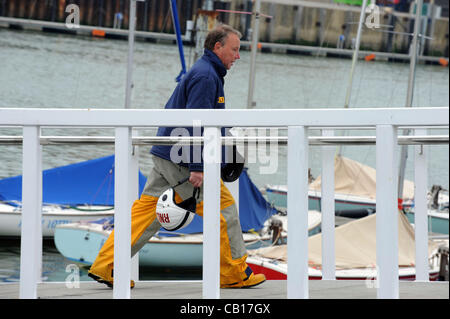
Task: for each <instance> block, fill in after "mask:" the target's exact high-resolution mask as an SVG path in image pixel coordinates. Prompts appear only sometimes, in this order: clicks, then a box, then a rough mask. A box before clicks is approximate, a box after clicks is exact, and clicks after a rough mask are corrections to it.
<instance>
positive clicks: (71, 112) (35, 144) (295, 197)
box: [0, 107, 449, 298]
mask: <svg viewBox="0 0 450 319" xmlns="http://www.w3.org/2000/svg"><path fill="white" fill-rule="evenodd" d="M199 123H201V126H203V127H204V128H205V130H204V137H205V140H204V142H205V150H206V149H208V152H205V154H204V211H205V212H206V211H208V212H214V211H216V212H218V211H219V210H220V196H219V194H220V182H219V181H220V159H221V156H220V155H221V128H222V127H248V126H257V127H258V126H261V127H279V126H286V127H288V136H287V139H288V141H289V143H288V146H287V147H288V151H287V157H288V159H287V162H288V166H287V167H288V168H287V170H288V172H287V178H288V181H287V185H288V189H289V190H290V191H289V192H288V211H289V212H290V213H289V214H288V228H289V229H288V233H289V237H288V255H289V258H288V277H287V278H288V280H287V296H288V298H308V296H309V292H308V205H307V202H308V149H309V145H308V144H309V137H308V130H309V129H311V128H317V127H324V128H325V129H324V130H323V131H322V134H323V137H324V138H325V137H326V138H327V139H328V141H329V142H330V141H333V140H334V141H336V140H338V139H339V138H338V137H336V139H335V138H334V137H332V135H333V132H332V131H330V130H329V129H327V127H328V128H336V127H360V126H372V127H373V128H375V129H376V174H377V194H376V197H377V203H376V205H377V207H376V210H377V227H376V241H377V266H378V268H379V272H378V285H379V288H378V290H377V293H378V297H379V298H398V294H399V291H398V290H399V287H398V285H399V282H398V220H397V218H396V217H397V214H398V211H397V204H398V203H397V180H398V174H397V168H396V166H397V164H396V163H398V161H397V158H396V157H397V155H396V154H397V152H396V146H397V144H398V143H399V141H400V140H401V139H399V138H398V137H397V134H398V133H397V131H398V127H400V126H417V129H415V130H414V134H415V135H417V137H416V141H421V144H422V143H423V142H424V139H425V138H426V134H427V133H426V131H424V128H425V127H430V126H431V127H434V126H444V127H446V128H448V124H449V108H448V107H444V108H409V109H405V108H402V109H398V108H390V109H389V108H383V109H345V110H344V109H311V110H291V109H289V110H279V109H276V110H136V109H128V110H118V109H108V110H100V109H29V108H27V109H14V108H3V109H0V127H2V126H11V125H13V126H23V147H22V149H23V158H22V163H23V174H22V176H23V182H22V187H23V188H22V195H23V196H22V202H23V203H22V204H23V205H22V237H21V240H22V244H21V275H20V278H21V279H20V280H21V282H20V296H21V297H22V298H36V297H37V282H38V273H39V269H40V265H41V257H42V246H39V243H42V241H41V240H40V239H41V238H40V236H42V229H41V220H40V219H41V205H42V164H41V161H42V156H41V145H40V144H41V127H42V126H45V127H47V126H50V127H52V126H57V127H61V126H63V127H70V126H80V127H113V128H115V181H116V182H115V202H114V206H115V236H114V247H115V250H114V291H113V293H114V297H115V298H129V297H130V285H129V280H130V269H131V268H130V259H129V257H130V246H131V243H130V235H131V234H130V229H131V203H132V201H133V200H134V199H135V198H136V196H137V184H138V183H137V172H138V161H137V157H136V154H135V153H134V154H133V152H132V140H133V136H132V128H133V127H154V126H173V127H186V126H195V125H199ZM193 124H194V125H193ZM194 128H195V127H194ZM330 135H331V136H330ZM421 138H423V139H421ZM402 139H403V138H402ZM446 139H447V141H448V137H446ZM412 140H413V139H410V140H409V141H412ZM426 153H427V152H426V149H425V148H422V147H421V146H417V147H416V153H415V156H416V160H415V174H416V175H415V177H416V178H415V191H416V193H415V204H416V206H415V209H416V211H415V214H416V216H415V218H416V227H415V232H416V236H415V237H416V265H417V275H419V273H420V278H423V279H421V280H427V278H428V264H427V262H428V261H427V259H428V258H427V250H428V246H427V245H428V244H427V242H428V237H427V218H426V214H427V207H426V191H427V189H426V185H427V182H426V181H427V178H426V176H427V173H426V169H427V165H426ZM323 154H324V156H323V157H322V161H323V163H322V208H323V210H322V222H323V223H324V226H325V224H326V229H325V227H324V230H323V236H324V237H323V241H322V242H323V244H324V243H326V246H323V247H324V248H325V247H326V249H324V248H323V249H322V253H323V276H324V278H325V276H327V277H328V278H327V279H330V274H333V273H334V270H333V269H334V268H333V267H334V258H332V257H333V256H334V248H333V247H334V245H333V242H334V174H333V168H334V151H333V146H330V145H326V146H324V147H323ZM324 169H325V170H326V172H327V173H324ZM123 190H128V191H125V192H124V191H123ZM36 212H38V213H36ZM419 220H420V221H419ZM219 225H220V220H219V214H218V213H217V214H213V213H205V214H204V232H203V236H204V237H203V238H204V241H203V296H204V297H205V298H219V297H220V289H219V267H220V263H219V260H220V255H219V251H220V249H219V245H220V238H219V233H220V232H219ZM293 225H295V227H294V226H293ZM419 266H420V271H419ZM332 276H333V275H331V277H332Z"/></svg>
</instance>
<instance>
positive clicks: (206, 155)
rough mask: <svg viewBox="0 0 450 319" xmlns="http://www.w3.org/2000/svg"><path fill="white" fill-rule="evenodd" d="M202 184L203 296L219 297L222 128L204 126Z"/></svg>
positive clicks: (206, 297)
mask: <svg viewBox="0 0 450 319" xmlns="http://www.w3.org/2000/svg"><path fill="white" fill-rule="evenodd" d="M203 136H204V143H205V146H204V149H203V162H204V177H203V178H204V179H203V183H204V187H203V212H204V213H203V298H205V299H218V298H220V163H221V158H222V147H221V139H220V137H221V131H220V128H217V127H205V131H204V134H203Z"/></svg>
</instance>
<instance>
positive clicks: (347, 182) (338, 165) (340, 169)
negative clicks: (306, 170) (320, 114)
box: [309, 156, 414, 200]
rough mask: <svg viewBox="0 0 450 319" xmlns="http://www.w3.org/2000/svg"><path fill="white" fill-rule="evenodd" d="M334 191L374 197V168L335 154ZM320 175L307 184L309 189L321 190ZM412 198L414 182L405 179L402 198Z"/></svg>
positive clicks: (375, 177)
mask: <svg viewBox="0 0 450 319" xmlns="http://www.w3.org/2000/svg"><path fill="white" fill-rule="evenodd" d="M334 174H335V175H334V184H335V192H336V193H339V194H347V195H354V196H361V197H368V198H371V199H375V198H376V179H377V174H376V170H375V169H374V168H372V167H370V166H367V165H364V164H361V163H359V162H357V161H354V160H351V159H349V158H345V157H342V156H335V159H334ZM321 180H322V179H321V177H320V176H319V177H317V178H316V180H315V181H314V182H312V183H311V184H309V189H310V190H316V191H321ZM413 198H414V183H413V182H411V181H408V180H405V182H404V186H403V199H404V200H408V199H413Z"/></svg>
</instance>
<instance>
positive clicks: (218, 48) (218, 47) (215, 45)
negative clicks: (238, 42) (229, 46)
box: [213, 42, 222, 51]
mask: <svg viewBox="0 0 450 319" xmlns="http://www.w3.org/2000/svg"><path fill="white" fill-rule="evenodd" d="M220 48H222V43H220V42H216V44H214V50H213V51H217V50H220Z"/></svg>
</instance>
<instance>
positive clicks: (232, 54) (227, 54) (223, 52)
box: [213, 33, 241, 70]
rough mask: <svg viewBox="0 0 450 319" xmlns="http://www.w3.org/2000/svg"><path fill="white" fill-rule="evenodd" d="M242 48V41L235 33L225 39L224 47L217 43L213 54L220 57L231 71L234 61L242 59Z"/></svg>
mask: <svg viewBox="0 0 450 319" xmlns="http://www.w3.org/2000/svg"><path fill="white" fill-rule="evenodd" d="M240 47H241V40H239V37H238V36H237V35H236V34H234V33H230V34H228V36H227V37H226V38H225V44H224V45H222V44H221V43H220V42H217V43H216V44H215V46H214V50H213V52H214V53H215V54H216V55H217V56H218V57H219V59H220V61H222V63H223V65H224V66H225V68H226V69H227V70H229V69H230V68H231V66H232V65H233V63H234V61H236V60H238V59H240V58H241V56H240V55H239V49H240Z"/></svg>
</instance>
